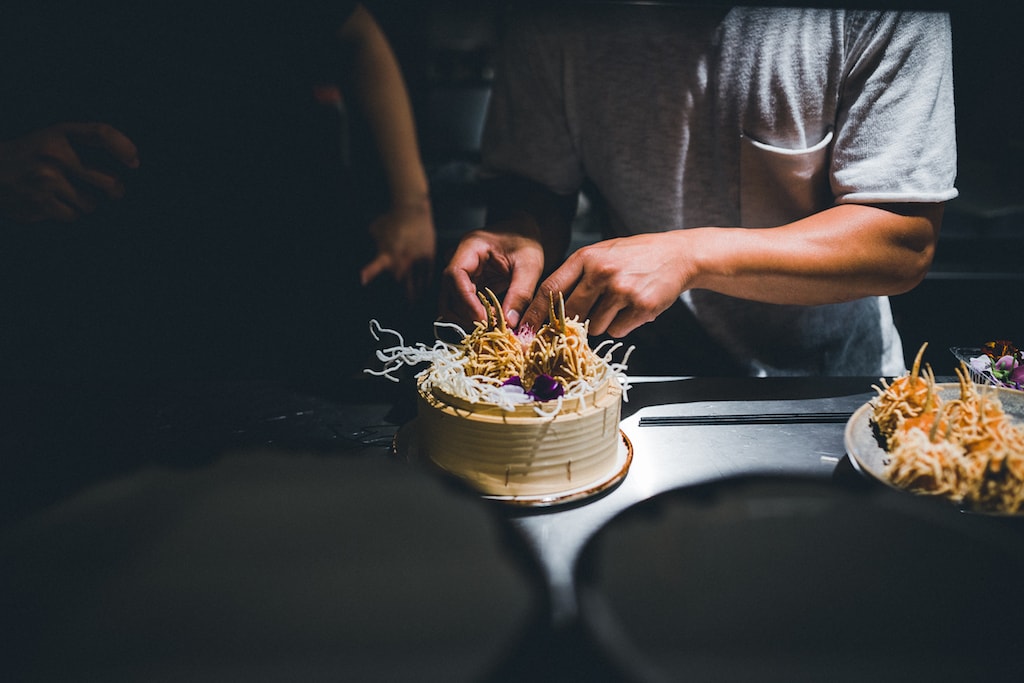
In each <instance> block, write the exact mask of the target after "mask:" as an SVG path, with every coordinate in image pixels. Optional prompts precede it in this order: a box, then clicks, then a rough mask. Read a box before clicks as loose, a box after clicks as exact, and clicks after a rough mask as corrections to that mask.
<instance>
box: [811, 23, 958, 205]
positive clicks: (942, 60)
mask: <svg viewBox="0 0 1024 683" xmlns="http://www.w3.org/2000/svg"><path fill="white" fill-rule="evenodd" d="M847 41H848V53H847V55H848V61H847V65H848V66H847V69H848V72H847V77H846V83H845V86H844V89H843V93H842V97H841V99H842V102H841V105H840V108H839V110H838V112H837V125H836V136H835V147H834V151H833V157H832V173H831V180H832V186H833V193H834V195H835V197H836V201H837V202H839V203H867V202H941V201H946V200H949V199H952V198H954V197H956V195H957V191H956V189H955V187H954V181H955V180H956V132H955V123H954V107H953V69H952V38H951V31H950V21H949V16H948V15H947V14H945V13H941V12H914V13H883V14H869V15H858V16H857V17H856V18H855V20H854V24H853V25H851V26H850V27H849V31H848V34H847Z"/></svg>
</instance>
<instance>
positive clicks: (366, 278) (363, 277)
mask: <svg viewBox="0 0 1024 683" xmlns="http://www.w3.org/2000/svg"><path fill="white" fill-rule="evenodd" d="M389 262H390V259H389V258H388V256H387V254H378V255H377V258H375V259H373V260H372V261H370V262H369V263H367V264H366V265H365V266H363V269H362V270H360V271H359V283H360V284H361V285H363V286H364V287H365V286H366V285H368V284H370V283H371V282H373V281H374V280H376V279H377V276H379V275H380V274H381V273H383V272H384V271H385V270H387V268H388V263H389Z"/></svg>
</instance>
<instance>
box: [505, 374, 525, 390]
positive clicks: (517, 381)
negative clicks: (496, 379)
mask: <svg viewBox="0 0 1024 683" xmlns="http://www.w3.org/2000/svg"><path fill="white" fill-rule="evenodd" d="M501 386H503V387H508V386H513V387H521V386H523V380H522V379H521V378H520V377H519V375H512V376H511V377H509V378H508V379H507V380H505V381H504V382H502V383H501Z"/></svg>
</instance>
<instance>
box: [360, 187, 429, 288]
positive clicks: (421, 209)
mask: <svg viewBox="0 0 1024 683" xmlns="http://www.w3.org/2000/svg"><path fill="white" fill-rule="evenodd" d="M370 234H371V235H372V236H373V240H374V242H375V243H376V245H377V256H376V257H375V258H374V259H373V260H372V261H370V262H369V263H368V264H366V265H365V266H364V267H363V269H362V271H361V272H360V273H359V277H360V280H361V282H362V283H363V285H364V286H365V285H368V284H369V283H371V282H373V280H375V279H376V278H377V277H378V276H380V275H381V274H382V273H385V272H389V273H391V274H392V275H393V276H394V278H395V280H396V281H397V282H399V283H400V284H402V285H404V287H405V293H406V296H408V298H409V301H416V300H417V299H419V297H420V295H422V294H423V291H424V290H425V289H426V288H427V286H428V285H429V283H430V277H431V273H433V270H434V257H435V254H436V250H437V237H436V234H435V232H434V221H433V218H432V217H431V214H430V203H429V202H423V204H422V205H420V204H416V205H402V206H397V207H394V208H392V209H391V210H390V211H389V212H388V213H386V214H384V215H382V216H380V217H378V218H377V219H376V220H375V221H374V222H373V224H372V225H371V226H370Z"/></svg>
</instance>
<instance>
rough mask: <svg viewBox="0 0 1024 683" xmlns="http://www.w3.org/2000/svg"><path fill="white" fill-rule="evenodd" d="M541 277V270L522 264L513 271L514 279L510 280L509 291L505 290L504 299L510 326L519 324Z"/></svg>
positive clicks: (503, 305) (503, 306)
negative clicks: (536, 270) (524, 266)
mask: <svg viewBox="0 0 1024 683" xmlns="http://www.w3.org/2000/svg"><path fill="white" fill-rule="evenodd" d="M539 279H540V272H534V269H530V268H523V267H522V266H520V267H519V268H516V269H515V270H513V271H512V281H511V282H509V285H508V291H507V292H505V299H504V300H503V301H502V308H503V309H504V312H505V320H506V321H507V322H508V324H509V327H512V328H516V327H518V326H519V323H520V319H521V317H522V313H523V311H524V310H526V308H527V306H529V304H530V301H531V300H532V299H533V292H534V290H535V289H536V287H537V280H539ZM534 329H536V327H535V328H534Z"/></svg>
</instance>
